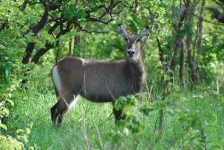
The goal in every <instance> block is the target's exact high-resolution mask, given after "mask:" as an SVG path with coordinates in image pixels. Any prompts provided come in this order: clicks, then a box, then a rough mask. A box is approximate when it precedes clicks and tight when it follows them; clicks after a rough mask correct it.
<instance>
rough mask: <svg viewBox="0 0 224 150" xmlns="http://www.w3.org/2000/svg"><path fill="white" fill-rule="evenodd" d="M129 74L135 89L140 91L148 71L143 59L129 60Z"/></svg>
mask: <svg viewBox="0 0 224 150" xmlns="http://www.w3.org/2000/svg"><path fill="white" fill-rule="evenodd" d="M127 75H128V77H129V79H130V80H131V82H132V84H133V88H134V90H135V91H139V90H140V89H141V87H142V85H143V84H144V82H145V77H146V72H145V67H144V64H143V61H142V59H138V60H135V61H134V60H127Z"/></svg>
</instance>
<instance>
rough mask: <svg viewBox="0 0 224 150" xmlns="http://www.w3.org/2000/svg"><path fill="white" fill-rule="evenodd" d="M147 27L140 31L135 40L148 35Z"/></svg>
mask: <svg viewBox="0 0 224 150" xmlns="http://www.w3.org/2000/svg"><path fill="white" fill-rule="evenodd" d="M149 34H150V33H149V27H148V26H146V27H145V28H144V29H142V31H141V32H140V33H139V34H138V36H137V40H140V39H141V38H142V37H143V36H146V37H148V36H149Z"/></svg>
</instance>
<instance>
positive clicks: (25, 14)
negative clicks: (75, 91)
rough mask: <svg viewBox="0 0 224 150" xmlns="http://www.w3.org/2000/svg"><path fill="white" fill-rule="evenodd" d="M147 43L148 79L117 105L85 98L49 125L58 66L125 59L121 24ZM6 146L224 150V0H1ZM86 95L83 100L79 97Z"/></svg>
mask: <svg viewBox="0 0 224 150" xmlns="http://www.w3.org/2000/svg"><path fill="white" fill-rule="evenodd" d="M118 24H123V25H124V26H125V27H126V28H127V30H128V31H129V32H133V33H137V32H138V31H139V30H141V29H142V28H143V27H144V26H149V27H150V37H149V38H148V39H146V40H145V41H142V44H143V50H144V62H145V65H146V68H147V84H146V86H145V88H144V89H143V90H142V92H141V93H139V94H136V95H134V96H133V95H132V96H131V95H130V96H128V97H121V98H120V99H119V101H118V102H117V107H123V108H124V112H125V113H126V114H127V116H128V117H127V119H126V120H125V121H121V122H119V123H117V124H115V123H114V118H113V115H112V110H111V105H110V104H96V103H91V102H88V101H84V100H80V101H79V102H78V104H77V106H76V107H75V108H74V109H72V110H70V111H69V112H68V114H66V117H65V120H64V122H63V124H62V126H61V127H60V128H58V129H55V128H53V127H52V123H51V120H50V108H51V106H52V105H53V104H54V103H55V101H56V97H55V95H54V88H53V85H52V82H51V79H50V72H51V68H52V66H53V65H54V64H56V62H58V61H59V60H61V59H63V58H66V57H68V56H77V57H83V58H89V57H91V58H97V59H104V60H119V59H124V44H125V42H124V41H123V39H122V38H121V37H119V35H118V34H117V29H116V28H117V25H118ZM0 93H1V94H0V119H1V120H0V149H15V148H16V149H52V150H55V149H212V150H213V149H223V148H224V117H223V116H224V1H223V0H0ZM80 99H82V98H80Z"/></svg>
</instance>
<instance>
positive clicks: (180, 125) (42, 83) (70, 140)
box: [8, 66, 224, 150]
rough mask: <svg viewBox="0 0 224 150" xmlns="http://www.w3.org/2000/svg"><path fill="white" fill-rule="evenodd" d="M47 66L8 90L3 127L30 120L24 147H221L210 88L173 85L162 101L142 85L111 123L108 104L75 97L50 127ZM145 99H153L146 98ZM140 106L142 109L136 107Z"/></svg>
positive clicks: (220, 124) (221, 99) (221, 100)
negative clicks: (123, 114)
mask: <svg viewBox="0 0 224 150" xmlns="http://www.w3.org/2000/svg"><path fill="white" fill-rule="evenodd" d="M47 70H50V69H49V68H48V66H45V67H37V68H35V70H34V72H33V73H32V75H31V79H32V80H30V83H29V87H30V89H29V90H28V91H27V92H21V91H18V92H17V93H15V94H14V96H13V97H14V101H15V107H14V108H13V110H12V113H11V114H12V115H11V117H10V119H9V121H8V128H9V130H11V131H12V133H14V132H13V131H15V130H17V129H24V128H26V127H27V126H28V125H30V124H31V125H32V128H31V133H30V135H29V138H28V143H27V144H26V147H27V148H28V147H34V148H37V149H52V150H57V149H58V150H61V149H66V150H67V149H74V150H76V149H88V148H91V149H128V150H129V149H222V148H224V144H223V143H224V132H223V131H224V118H223V116H224V95H217V94H214V92H212V90H195V91H187V90H185V91H180V90H177V91H175V92H174V93H173V94H171V95H170V96H169V97H168V98H167V100H166V101H164V102H163V101H161V100H158V99H159V98H158V96H157V95H155V93H152V95H150V97H149V94H148V92H149V91H147V90H146V92H143V93H141V94H138V95H137V96H136V97H135V99H136V100H137V101H136V103H135V105H134V109H133V108H132V110H133V112H130V113H131V114H132V115H131V117H130V118H131V121H132V122H129V123H118V124H115V121H114V118H113V115H112V106H111V104H109V103H105V104H102V103H101V104H97V103H92V102H89V101H86V100H84V99H83V98H80V99H79V101H78V103H77V105H76V106H75V107H74V108H72V109H71V110H69V111H68V113H67V114H66V115H65V119H64V122H63V123H62V126H61V127H59V128H53V126H52V123H51V120H50V108H51V107H52V106H53V105H54V104H55V102H56V97H55V95H54V91H53V87H52V84H51V79H50V78H49V72H48V71H47ZM37 72H42V73H41V74H39V73H37ZM47 76H48V78H46V77H47ZM149 90H150V88H149ZM149 99H150V100H155V101H153V102H149ZM145 106H147V107H146V108H147V112H144V111H141V110H142V109H143V108H144V107H145ZM161 108H163V109H164V110H165V116H164V127H163V131H162V134H161V135H158V132H157V124H158V111H159V110H160V109H161ZM133 120H134V122H133ZM127 122H128V121H127ZM130 123H132V124H131V125H130Z"/></svg>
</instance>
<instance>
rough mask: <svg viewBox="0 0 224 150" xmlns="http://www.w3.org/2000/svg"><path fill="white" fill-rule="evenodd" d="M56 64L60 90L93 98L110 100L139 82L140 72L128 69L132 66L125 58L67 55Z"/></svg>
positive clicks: (136, 86)
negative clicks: (103, 59) (89, 57)
mask: <svg viewBox="0 0 224 150" xmlns="http://www.w3.org/2000/svg"><path fill="white" fill-rule="evenodd" d="M56 66H57V70H58V73H59V76H60V81H61V83H62V85H61V86H62V88H61V89H62V93H66V92H72V93H74V95H76V94H80V95H82V96H83V97H85V98H86V99H88V100H90V101H95V102H111V101H114V100H115V99H116V98H118V97H119V96H126V95H128V94H132V93H135V92H138V91H139V90H140V86H141V82H142V81H136V79H137V80H141V74H136V73H135V74H133V73H132V71H133V70H132V71H130V69H136V68H135V67H131V66H132V64H130V63H129V62H128V61H114V62H111V61H99V60H93V59H81V58H71V57H70V58H66V59H64V60H62V61H61V62H59V63H58V64H57V65H56ZM137 76H138V77H137ZM57 89H59V88H58V87H57ZM59 92H60V91H59Z"/></svg>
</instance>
